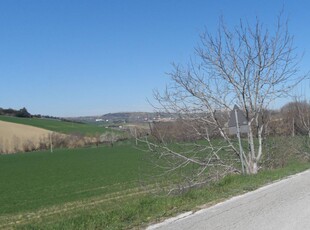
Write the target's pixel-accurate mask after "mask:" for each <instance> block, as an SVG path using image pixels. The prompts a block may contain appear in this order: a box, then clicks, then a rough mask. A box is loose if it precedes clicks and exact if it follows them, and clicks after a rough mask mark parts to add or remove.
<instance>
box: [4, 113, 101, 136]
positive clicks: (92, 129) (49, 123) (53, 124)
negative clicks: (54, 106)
mask: <svg viewBox="0 0 310 230" xmlns="http://www.w3.org/2000/svg"><path fill="white" fill-rule="evenodd" d="M0 121H7V122H13V123H17V124H23V125H30V126H34V127H38V128H42V129H47V130H50V131H54V132H59V133H65V134H71V133H81V134H84V135H89V136H92V135H95V134H96V133H103V132H105V131H106V128H104V127H99V126H96V125H91V124H81V123H74V122H68V121H61V120H56V119H47V118H20V117H11V116H0Z"/></svg>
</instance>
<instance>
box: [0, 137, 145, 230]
mask: <svg viewBox="0 0 310 230" xmlns="http://www.w3.org/2000/svg"><path fill="white" fill-rule="evenodd" d="M143 154H144V153H142V152H140V151H139V150H136V149H135V148H133V147H131V145H130V144H128V143H119V144H117V145H116V146H114V147H99V148H82V149H58V150H55V151H54V153H50V152H47V151H46V152H32V153H28V154H12V155H0V229H2V228H5V227H9V226H10V223H11V224H12V223H15V222H16V221H19V222H20V223H23V222H26V223H27V222H28V221H30V222H32V221H36V216H37V214H35V213H41V215H42V216H54V214H55V215H56V214H59V213H61V214H62V213H68V210H70V209H74V210H75V211H79V210H80V209H83V210H84V209H85V208H86V207H88V206H89V207H92V206H94V205H95V204H97V203H100V204H106V203H109V202H110V201H113V200H114V199H117V200H119V199H123V198H125V197H128V196H135V195H136V194H141V193H144V190H141V189H139V187H140V183H139V180H140V179H141V172H142V171H143V170H144V168H143V167H144V166H145V164H143V162H142V157H143ZM16 218H17V219H16Z"/></svg>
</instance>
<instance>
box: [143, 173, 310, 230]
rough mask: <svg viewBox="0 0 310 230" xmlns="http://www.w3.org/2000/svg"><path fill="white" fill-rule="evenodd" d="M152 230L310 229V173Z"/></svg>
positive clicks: (157, 226)
mask: <svg viewBox="0 0 310 230" xmlns="http://www.w3.org/2000/svg"><path fill="white" fill-rule="evenodd" d="M148 229H157V230H159V229H176V230H180V229H187V230H189V229H195V230H198V229H207V230H211V229H218V230H225V229H227V230H228V229H229V230H231V229H238V230H251V229H255V230H256V229H264V230H268V229H272V230H276V229H281V230H299V229H305V230H307V229H310V170H309V171H306V172H303V173H300V174H297V175H295V176H292V177H290V178H288V179H285V180H282V181H279V182H276V183H274V184H271V185H268V186H265V187H263V188H260V189H258V190H256V191H253V192H249V193H247V194H245V195H242V196H238V197H234V198H232V199H230V200H228V201H225V202H223V203H220V204H217V205H215V206H213V207H210V208H207V209H204V210H201V211H198V212H196V213H194V214H189V213H187V214H185V217H183V218H177V219H174V220H173V219H170V220H167V221H166V222H164V223H161V224H158V225H153V226H150V227H149V228H148Z"/></svg>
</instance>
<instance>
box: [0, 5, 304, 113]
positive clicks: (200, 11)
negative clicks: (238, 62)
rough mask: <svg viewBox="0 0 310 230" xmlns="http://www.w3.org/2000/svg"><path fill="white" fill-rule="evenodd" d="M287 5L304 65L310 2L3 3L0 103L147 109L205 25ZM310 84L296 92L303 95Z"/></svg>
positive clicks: (46, 109) (36, 108) (267, 19)
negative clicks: (155, 91)
mask: <svg viewBox="0 0 310 230" xmlns="http://www.w3.org/2000/svg"><path fill="white" fill-rule="evenodd" d="M282 7H284V10H285V14H286V15H288V17H289V20H290V22H289V26H290V27H289V28H290V32H291V33H292V34H293V35H294V36H295V45H296V46H297V48H298V52H299V53H303V52H304V58H303V60H302V63H301V68H302V70H307V68H308V69H310V68H309V61H310V42H309V41H310V26H309V22H310V14H309V9H310V3H308V1H305V0H303V1H293V0H291V1H283V0H281V1H280V0H273V1H270V0H256V1H254V0H235V1H231V0H225V1H224V0H223V1H221V0H217V1H215V0H214V1H213V0H212V1H211V0H204V1H203V0H201V1H198V0H187V1H185V0H140V1H135V0H127V1H126V0H100V1H94V0H84V1H80V0H71V1H69V0H37V1H34V0H19V1H16V0H0V79H1V91H0V107H3V108H9V107H11V108H15V109H17V108H21V107H26V108H27V109H28V110H29V112H30V113H33V114H38V113H40V114H46V115H53V116H84V115H101V114H104V113H108V112H121V111H152V107H151V106H150V105H149V104H148V102H147V98H148V99H149V100H152V90H153V89H155V88H157V89H159V90H160V89H163V88H164V87H165V85H166V83H168V77H167V76H166V74H165V73H167V72H169V71H171V70H172V67H171V63H172V62H176V63H183V64H185V63H186V62H187V61H188V59H189V57H190V56H191V55H192V54H193V52H194V47H195V46H196V45H197V44H198V42H199V33H201V32H202V31H203V30H204V28H207V29H208V30H209V31H211V32H212V31H215V29H216V26H217V23H218V18H219V16H220V15H223V16H224V19H225V21H226V22H227V23H228V25H229V26H232V25H235V24H238V21H239V19H240V18H242V19H246V20H249V21H251V20H253V19H255V17H256V16H258V17H259V18H260V19H261V21H263V22H264V23H265V24H266V25H267V26H268V25H269V24H270V25H272V23H274V21H275V18H276V15H277V14H278V12H279V11H280V10H281V8H282ZM309 87H310V85H309V84H308V83H307V84H303V86H300V87H299V90H301V91H303V92H306V91H307V90H308V89H309Z"/></svg>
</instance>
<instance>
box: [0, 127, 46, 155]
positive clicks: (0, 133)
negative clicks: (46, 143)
mask: <svg viewBox="0 0 310 230" xmlns="http://www.w3.org/2000/svg"><path fill="white" fill-rule="evenodd" d="M49 133H51V131H49V130H46V129H41V128H36V127H33V126H29V125H22V124H16V123H11V122H5V121H0V153H13V152H18V151H22V150H23V148H24V147H25V146H26V145H32V144H33V145H34V146H38V145H39V143H40V140H44V139H45V140H46V139H47V138H48V134H49ZM31 143H32V144H31Z"/></svg>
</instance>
